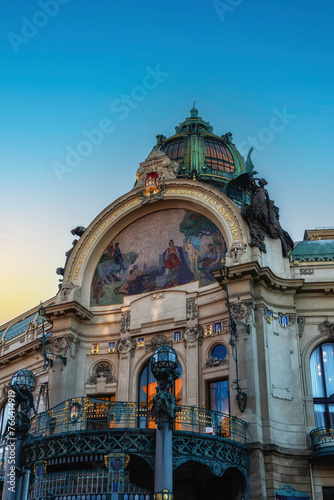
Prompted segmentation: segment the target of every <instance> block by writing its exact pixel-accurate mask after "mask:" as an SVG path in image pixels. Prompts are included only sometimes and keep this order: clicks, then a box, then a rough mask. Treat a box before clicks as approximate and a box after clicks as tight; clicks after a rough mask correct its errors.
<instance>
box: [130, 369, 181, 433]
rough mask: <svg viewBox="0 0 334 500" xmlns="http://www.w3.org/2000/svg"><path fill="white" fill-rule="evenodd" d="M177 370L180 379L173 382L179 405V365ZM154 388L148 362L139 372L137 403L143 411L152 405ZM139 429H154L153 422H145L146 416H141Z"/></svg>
mask: <svg viewBox="0 0 334 500" xmlns="http://www.w3.org/2000/svg"><path fill="white" fill-rule="evenodd" d="M178 369H179V373H180V377H179V378H178V379H176V380H175V381H174V395H175V398H176V404H177V405H180V404H182V368H181V365H180V363H179V364H178ZM156 386H157V380H156V378H155V377H154V375H153V373H152V371H151V368H150V362H149V361H147V363H146V364H145V365H144V367H143V369H142V371H141V372H140V375H139V386H138V403H139V404H140V406H142V407H143V409H144V408H147V407H148V406H149V405H151V404H152V402H153V398H154V396H155V388H156ZM140 427H150V428H155V424H154V422H153V421H149V422H147V418H146V415H144V414H143V417H141V418H140Z"/></svg>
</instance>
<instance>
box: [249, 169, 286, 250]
mask: <svg viewBox="0 0 334 500" xmlns="http://www.w3.org/2000/svg"><path fill="white" fill-rule="evenodd" d="M255 181H258V184H256V182H255ZM267 184H268V183H267V181H266V180H265V179H257V178H250V180H249V189H250V190H251V191H252V195H251V204H250V205H244V206H243V207H242V208H241V215H242V217H243V218H244V219H245V221H246V222H247V224H248V226H249V230H250V234H251V243H250V245H251V246H256V247H258V248H259V249H260V250H262V251H263V252H266V245H265V243H264V238H265V237H266V236H267V237H268V238H273V239H278V238H279V239H280V240H281V245H282V253H283V257H288V252H289V251H290V250H292V249H293V241H292V239H291V238H290V236H289V234H288V233H287V232H286V231H284V230H283V229H282V226H281V224H280V222H279V209H278V207H276V206H275V204H274V202H273V200H271V199H270V197H269V194H268V191H267V190H266V189H265V186H266V185H267Z"/></svg>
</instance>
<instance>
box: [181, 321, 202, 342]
mask: <svg viewBox="0 0 334 500" xmlns="http://www.w3.org/2000/svg"><path fill="white" fill-rule="evenodd" d="M202 335H203V333H202V327H201V325H194V326H188V327H187V328H186V329H185V331H184V334H183V338H184V340H185V341H186V342H190V343H192V342H196V340H198V339H199V338H201V337H202Z"/></svg>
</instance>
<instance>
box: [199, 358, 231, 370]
mask: <svg viewBox="0 0 334 500" xmlns="http://www.w3.org/2000/svg"><path fill="white" fill-rule="evenodd" d="M221 365H228V358H224V359H218V358H211V357H210V358H209V359H208V360H207V362H206V363H205V364H204V366H203V369H204V370H205V369H206V368H213V367H215V366H221Z"/></svg>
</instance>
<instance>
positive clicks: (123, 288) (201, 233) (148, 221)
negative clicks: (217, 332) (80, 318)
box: [91, 208, 226, 305]
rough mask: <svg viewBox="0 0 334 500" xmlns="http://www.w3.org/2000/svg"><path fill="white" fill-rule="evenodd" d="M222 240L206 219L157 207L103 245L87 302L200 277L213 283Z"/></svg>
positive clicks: (111, 300) (110, 300) (119, 300)
mask: <svg viewBox="0 0 334 500" xmlns="http://www.w3.org/2000/svg"><path fill="white" fill-rule="evenodd" d="M225 253H226V243H225V240H224V238H223V236H222V234H221V232H220V231H219V229H218V228H217V226H216V225H215V224H214V223H213V222H211V221H210V220H209V219H208V218H207V217H205V216H204V215H201V214H199V213H197V212H193V211H190V210H185V209H177V208H176V209H169V210H161V211H158V212H155V213H153V214H149V215H146V216H145V217H142V218H141V219H139V220H137V221H135V222H133V223H132V224H130V225H129V226H128V227H127V228H125V229H124V230H123V231H121V232H120V233H119V234H118V236H117V237H116V238H115V239H114V240H113V241H111V242H110V244H109V245H108V246H107V248H106V249H105V251H104V253H103V255H102V257H101V259H100V261H99V263H98V265H97V266H96V269H95V273H94V276H93V281H92V290H91V305H109V304H121V303H123V298H124V296H125V295H136V294H140V293H144V292H153V291H155V290H162V289H166V288H171V287H174V286H178V285H183V284H185V283H190V282H193V281H198V282H199V286H206V285H209V284H211V283H213V282H214V281H215V279H214V277H213V275H212V274H211V271H214V270H217V269H219V267H220V262H221V259H222V258H223V257H225Z"/></svg>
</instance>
